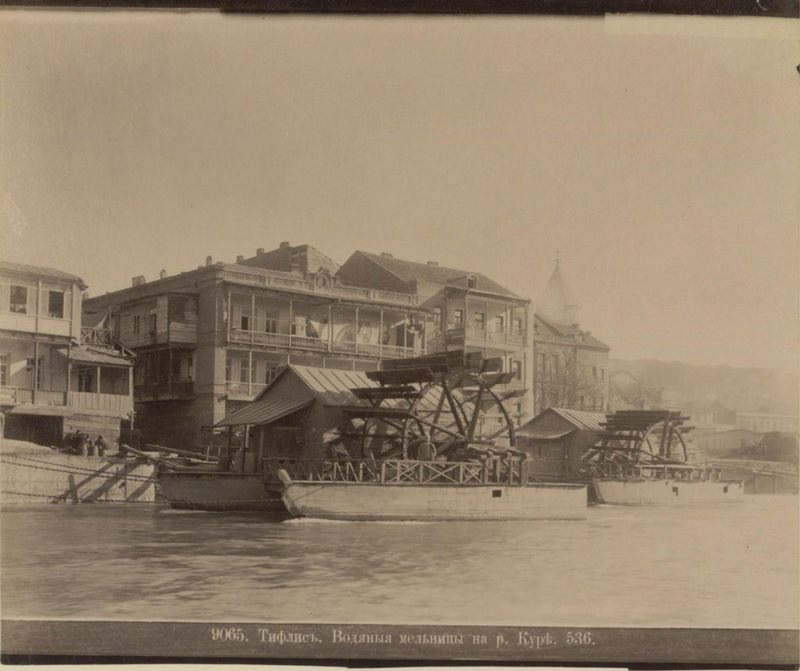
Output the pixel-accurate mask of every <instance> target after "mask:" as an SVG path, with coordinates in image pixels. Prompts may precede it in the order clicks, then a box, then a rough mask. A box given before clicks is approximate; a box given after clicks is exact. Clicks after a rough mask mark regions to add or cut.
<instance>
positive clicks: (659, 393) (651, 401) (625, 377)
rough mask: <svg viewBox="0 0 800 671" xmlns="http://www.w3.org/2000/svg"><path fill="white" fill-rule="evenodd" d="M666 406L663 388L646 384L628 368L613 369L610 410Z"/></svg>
mask: <svg viewBox="0 0 800 671" xmlns="http://www.w3.org/2000/svg"><path fill="white" fill-rule="evenodd" d="M663 407H664V398H663V390H662V389H660V388H656V387H652V386H650V385H647V384H644V383H643V382H642V381H641V380H639V379H638V378H637V377H636V376H635V375H634V374H633V373H631V372H629V371H626V370H618V371H613V372H611V373H610V374H609V380H608V411H609V412H616V411H617V410H651V409H661V408H663Z"/></svg>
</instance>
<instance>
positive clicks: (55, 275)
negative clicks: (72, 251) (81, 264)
mask: <svg viewBox="0 0 800 671" xmlns="http://www.w3.org/2000/svg"><path fill="white" fill-rule="evenodd" d="M0 271H5V272H9V273H21V274H25V275H39V276H41V277H49V278H52V279H54V280H61V281H63V282H74V283H75V284H79V285H80V286H81V289H85V288H86V283H85V282H84V281H83V280H82V279H81V278H80V277H78V276H77V275H71V274H70V273H65V272H64V271H63V270H58V269H56V268H48V267H46V266H31V265H29V264H27V263H13V262H11V261H0Z"/></svg>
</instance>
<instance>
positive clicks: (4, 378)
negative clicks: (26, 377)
mask: <svg viewBox="0 0 800 671" xmlns="http://www.w3.org/2000/svg"><path fill="white" fill-rule="evenodd" d="M10 357H11V355H10V354H0V387H7V386H8V367H9V361H10Z"/></svg>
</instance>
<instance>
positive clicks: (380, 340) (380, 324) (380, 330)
mask: <svg viewBox="0 0 800 671" xmlns="http://www.w3.org/2000/svg"><path fill="white" fill-rule="evenodd" d="M378 358H379V359H383V308H381V316H380V320H379V322H378Z"/></svg>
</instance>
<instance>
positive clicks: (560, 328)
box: [535, 313, 611, 350]
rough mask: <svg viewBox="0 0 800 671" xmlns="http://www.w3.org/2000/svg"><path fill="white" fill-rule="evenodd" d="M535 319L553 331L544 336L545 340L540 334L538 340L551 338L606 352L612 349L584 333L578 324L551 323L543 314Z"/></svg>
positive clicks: (586, 332) (587, 332) (589, 334)
mask: <svg viewBox="0 0 800 671" xmlns="http://www.w3.org/2000/svg"><path fill="white" fill-rule="evenodd" d="M535 318H536V320H538V321H539V322H541V323H542V324H543V325H544V326H545V327H546V328H547V329H549V330H550V331H551V333H550V334H544V335H545V337H544V338H542V335H543V334H541V333H539V334H538V336H537V339H539V340H545V339H547V338H548V337H550V338H553V339H555V340H563V341H565V342H569V343H570V344H575V343H576V342H577V343H578V344H580V345H583V346H584V347H594V348H597V349H604V350H610V349H611V348H610V347H609V346H608V345H606V344H605V343H604V342H603V341H602V340H598V339H597V338H595V337H594V336H593V335H592V334H591V332H590V331H584V330H583V329H581V328H580V327H579V326H577V325H576V324H559V323H556V322H553V321H550V320H549V319H545V318H544V317H543V316H542V315H541V314H538V313H537V314H536V315H535Z"/></svg>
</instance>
